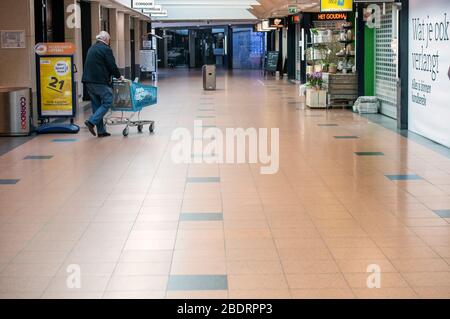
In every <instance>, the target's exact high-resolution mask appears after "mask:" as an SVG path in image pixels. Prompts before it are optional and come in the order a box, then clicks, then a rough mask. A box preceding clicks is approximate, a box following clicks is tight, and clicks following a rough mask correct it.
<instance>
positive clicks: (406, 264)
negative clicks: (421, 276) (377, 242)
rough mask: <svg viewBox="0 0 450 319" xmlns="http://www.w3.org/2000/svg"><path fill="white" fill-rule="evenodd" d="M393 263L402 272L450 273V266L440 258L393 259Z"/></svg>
mask: <svg viewBox="0 0 450 319" xmlns="http://www.w3.org/2000/svg"><path fill="white" fill-rule="evenodd" d="M391 262H392V264H393V265H394V266H395V268H396V269H397V270H398V271H400V272H445V271H447V272H448V271H450V265H449V264H447V263H446V262H445V260H443V259H440V258H412V259H391Z"/></svg>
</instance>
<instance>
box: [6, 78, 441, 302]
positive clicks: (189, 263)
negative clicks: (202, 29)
mask: <svg viewBox="0 0 450 319" xmlns="http://www.w3.org/2000/svg"><path fill="white" fill-rule="evenodd" d="M293 102H297V103H293ZM142 117H143V118H149V119H152V120H155V121H156V131H155V134H153V135H150V134H149V133H148V131H147V132H146V131H144V133H142V134H138V133H137V132H135V131H131V132H130V135H129V136H128V137H127V138H124V137H123V136H122V134H121V132H122V128H120V127H113V128H110V131H111V132H112V133H113V136H112V137H110V138H106V139H98V138H94V137H92V136H91V135H90V134H89V133H88V132H87V130H86V129H84V128H83V129H82V131H81V132H80V133H79V134H78V135H75V136H58V135H43V136H37V137H36V138H33V139H31V140H29V141H27V142H26V143H24V144H22V145H20V146H18V147H16V148H14V149H13V150H12V151H10V152H8V153H6V154H3V155H2V156H0V297H2V298H16V297H17V298H19V297H22V298H23V297H30V298H184V297H189V298H195V297H205V298H216V297H217V298H246V297H250V298H378V297H388V298H389V297H395V298H418V297H419V298H429V297H445V298H449V297H450V266H449V264H450V240H449V239H450V224H449V222H450V213H449V212H450V159H449V158H448V157H446V156H444V155H442V154H439V153H437V152H435V151H433V150H430V149H429V148H427V147H426V146H423V145H421V144H418V143H416V142H415V141H413V140H411V139H407V138H405V137H403V136H401V135H399V134H397V133H396V132H393V131H391V130H389V129H386V128H383V127H382V126H380V125H377V124H374V123H372V122H369V121H368V120H367V119H366V118H363V117H360V116H358V115H355V114H353V113H351V112H348V111H343V110H332V111H323V110H308V109H305V108H304V106H303V104H302V103H301V98H300V97H298V92H297V87H296V86H294V85H291V84H289V83H288V82H284V81H275V80H271V79H263V78H261V76H260V74H259V73H248V72H234V73H233V74H228V75H221V76H220V77H219V79H218V90H217V91H212V92H204V91H202V89H201V78H200V74H199V73H198V72H192V71H190V72H188V71H186V70H173V71H170V72H168V73H166V74H165V76H164V77H162V78H161V81H160V82H159V103H158V105H157V106H156V107H154V108H148V109H145V111H144V112H143V114H142ZM199 117H202V118H201V120H202V121H203V125H204V127H205V128H206V127H217V128H219V129H223V130H224V129H225V128H227V127H233V128H237V127H242V128H251V127H254V128H279V129H280V131H279V132H280V143H279V147H280V170H279V171H278V173H276V174H273V175H262V174H261V173H260V166H261V165H260V164H245V163H241V164H206V163H192V164H177V163H174V161H173V154H172V149H173V146H174V145H175V144H176V142H175V141H171V134H172V132H173V131H174V129H176V128H179V127H185V128H188V129H189V130H193V128H194V120H199ZM78 121H79V123H82V121H83V116H80V118H79V119H78ZM377 271H380V273H378V272H377ZM378 274H379V275H380V276H379V277H378ZM368 278H369V285H368ZM378 278H379V279H381V280H380V282H379V284H380V286H379V288H377V287H375V288H370V287H372V286H373V285H375V286H377V284H378V281H377V279H378ZM78 279H80V281H79V280H78Z"/></svg>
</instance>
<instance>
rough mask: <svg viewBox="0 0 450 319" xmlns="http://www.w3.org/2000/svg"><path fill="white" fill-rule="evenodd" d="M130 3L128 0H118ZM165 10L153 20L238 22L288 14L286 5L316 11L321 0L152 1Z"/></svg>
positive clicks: (300, 9)
mask: <svg viewBox="0 0 450 319" xmlns="http://www.w3.org/2000/svg"><path fill="white" fill-rule="evenodd" d="M117 1H120V2H121V3H123V4H125V5H128V6H131V0H117ZM155 3H156V4H158V5H162V7H163V8H164V9H166V10H167V12H168V16H167V17H158V18H156V17H154V18H152V20H153V21H155V22H158V21H160V22H171V23H173V22H182V21H183V22H193V21H197V22H201V21H203V22H205V23H206V21H208V20H214V21H216V20H221V21H237V20H246V21H248V20H255V19H264V18H269V17H273V16H278V17H280V16H287V15H288V8H289V7H293V6H296V7H297V8H298V10H299V11H319V7H320V0H155Z"/></svg>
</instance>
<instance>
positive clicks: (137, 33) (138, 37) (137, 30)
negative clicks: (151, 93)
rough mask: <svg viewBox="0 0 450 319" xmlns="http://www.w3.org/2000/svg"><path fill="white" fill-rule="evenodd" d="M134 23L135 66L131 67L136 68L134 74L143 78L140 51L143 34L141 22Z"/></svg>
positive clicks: (135, 21) (137, 20) (136, 19)
mask: <svg viewBox="0 0 450 319" xmlns="http://www.w3.org/2000/svg"><path fill="white" fill-rule="evenodd" d="M133 23H134V56H135V60H134V65H132V66H131V67H132V68H133V67H134V72H135V74H136V76H137V77H140V76H141V74H140V73H141V57H140V50H141V43H142V32H141V20H139V19H138V18H134V19H133Z"/></svg>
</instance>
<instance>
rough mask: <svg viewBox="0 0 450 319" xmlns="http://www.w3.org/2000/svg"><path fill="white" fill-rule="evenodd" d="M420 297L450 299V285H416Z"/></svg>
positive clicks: (415, 288) (415, 289)
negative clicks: (449, 286)
mask: <svg viewBox="0 0 450 319" xmlns="http://www.w3.org/2000/svg"><path fill="white" fill-rule="evenodd" d="M413 289H414V291H415V292H416V294H417V295H418V296H419V297H420V298H426V299H449V298H450V289H449V288H448V287H414V288H413Z"/></svg>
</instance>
